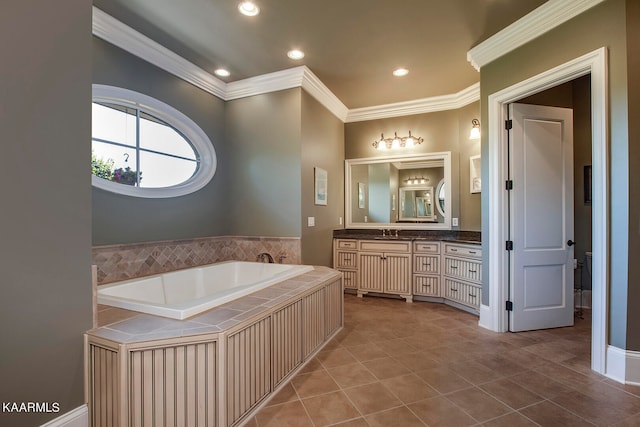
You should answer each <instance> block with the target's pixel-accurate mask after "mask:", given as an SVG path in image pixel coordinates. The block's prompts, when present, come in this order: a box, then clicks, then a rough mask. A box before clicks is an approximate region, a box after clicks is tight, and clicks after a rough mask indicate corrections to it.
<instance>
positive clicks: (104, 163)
mask: <svg viewBox="0 0 640 427" xmlns="http://www.w3.org/2000/svg"><path fill="white" fill-rule="evenodd" d="M113 165H114V161H113V159H108V160H104V159H102V158H100V159H98V158H97V157H96V155H95V154H94V153H93V152H91V173H92V174H93V175H95V176H97V177H98V178H103V179H109V180H110V179H111V176H112V175H113Z"/></svg>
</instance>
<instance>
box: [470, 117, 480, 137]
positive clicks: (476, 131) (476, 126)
mask: <svg viewBox="0 0 640 427" xmlns="http://www.w3.org/2000/svg"><path fill="white" fill-rule="evenodd" d="M471 124H472V125H473V127H472V128H471V132H469V139H480V120H478V119H473V120H471Z"/></svg>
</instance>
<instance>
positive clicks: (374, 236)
mask: <svg viewBox="0 0 640 427" xmlns="http://www.w3.org/2000/svg"><path fill="white" fill-rule="evenodd" d="M333 237H334V238H336V239H357V240H390V241H393V240H411V241H413V240H427V241H429V240H431V241H433V240H437V241H445V242H452V243H465V244H472V245H480V244H481V243H482V239H481V233H480V232H479V231H451V230H428V231H427V230H400V231H399V233H398V236H397V237H396V236H395V232H394V235H392V236H388V235H387V236H382V235H381V231H380V230H376V229H367V230H359V229H341V230H334V232H333Z"/></svg>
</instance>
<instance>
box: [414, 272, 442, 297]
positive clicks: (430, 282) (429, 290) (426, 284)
mask: <svg viewBox="0 0 640 427" xmlns="http://www.w3.org/2000/svg"><path fill="white" fill-rule="evenodd" d="M413 293H414V294H415V295H422V296H425V297H439V296H440V276H417V275H414V276H413Z"/></svg>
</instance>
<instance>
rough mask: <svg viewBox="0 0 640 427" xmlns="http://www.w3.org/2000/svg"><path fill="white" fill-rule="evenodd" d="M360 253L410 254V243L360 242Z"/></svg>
mask: <svg viewBox="0 0 640 427" xmlns="http://www.w3.org/2000/svg"><path fill="white" fill-rule="evenodd" d="M359 243H360V250H361V251H375V252H404V253H411V242H410V241H402V242H381V241H377V240H360V242H359Z"/></svg>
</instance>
